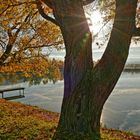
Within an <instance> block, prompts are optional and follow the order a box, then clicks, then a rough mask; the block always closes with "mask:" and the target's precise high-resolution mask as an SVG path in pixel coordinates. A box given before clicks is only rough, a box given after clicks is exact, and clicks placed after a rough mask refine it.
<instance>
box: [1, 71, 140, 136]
mask: <svg viewBox="0 0 140 140" xmlns="http://www.w3.org/2000/svg"><path fill="white" fill-rule="evenodd" d="M1 78H2V79H1ZM43 78H44V77H43ZM43 78H42V79H41V78H40V77H36V76H35V75H33V77H30V78H27V77H23V75H20V74H18V75H14V74H12V75H10V74H8V75H7V76H6V74H0V81H1V86H0V88H5V87H7V84H9V86H10V84H11V83H12V84H13V83H14V84H13V86H16V84H18V83H20V84H21V85H22V86H23V87H26V89H25V98H23V99H16V101H18V102H22V103H25V104H30V105H36V106H39V107H42V108H45V109H47V110H51V111H55V112H60V110H61V103H62V98H63V88H64V85H63V84H64V83H63V81H58V82H56V83H55V84H53V82H49V81H47V82H48V83H47V84H46V83H45V84H44V83H43V82H42V80H43ZM51 81H52V80H51ZM29 83H30V85H32V86H29ZM33 84H35V85H33ZM101 121H102V124H103V125H106V126H107V127H110V128H118V129H123V130H130V131H132V132H134V133H136V134H138V135H140V72H137V71H136V72H134V71H132V72H123V73H122V75H121V77H120V79H119V81H118V83H117V85H116V87H115V89H114V90H113V92H112V94H111V95H110V97H109V98H108V100H107V102H106V104H105V106H104V109H103V112H102V119H101Z"/></svg>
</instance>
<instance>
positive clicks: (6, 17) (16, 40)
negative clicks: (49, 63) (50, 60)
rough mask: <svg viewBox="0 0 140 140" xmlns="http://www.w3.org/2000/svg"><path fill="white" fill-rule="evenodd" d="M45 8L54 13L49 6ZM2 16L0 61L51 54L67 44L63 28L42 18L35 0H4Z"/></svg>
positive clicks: (0, 62) (0, 23)
mask: <svg viewBox="0 0 140 140" xmlns="http://www.w3.org/2000/svg"><path fill="white" fill-rule="evenodd" d="M11 11H12V12H11ZM45 11H46V13H47V14H50V13H52V10H51V9H50V8H48V7H45ZM0 17H1V18H0V32H1V34H0V47H1V49H0V52H1V54H0V65H3V64H5V63H7V62H8V63H9V62H12V63H13V62H22V61H23V62H25V61H26V60H27V59H30V58H35V57H42V58H47V57H48V54H49V53H50V51H49V50H51V49H52V48H57V49H59V48H61V46H62V44H63V40H62V37H61V34H60V30H59V28H58V27H56V26H55V25H53V24H52V23H51V22H48V21H45V20H44V19H43V18H41V16H40V14H39V13H38V10H37V7H36V3H35V2H34V1H31V0H23V1H21V2H20V1H18V0H11V1H9V0H5V1H1V0H0ZM44 30H45V31H46V32H44ZM46 36H47V37H46ZM44 48H47V50H48V52H47V53H44V51H43V49H44Z"/></svg>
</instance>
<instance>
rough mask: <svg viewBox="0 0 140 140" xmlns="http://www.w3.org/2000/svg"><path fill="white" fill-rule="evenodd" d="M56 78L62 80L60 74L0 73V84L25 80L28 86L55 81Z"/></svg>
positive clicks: (12, 83) (10, 83) (11, 83)
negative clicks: (56, 75) (58, 75)
mask: <svg viewBox="0 0 140 140" xmlns="http://www.w3.org/2000/svg"><path fill="white" fill-rule="evenodd" d="M58 80H62V75H61V76H60V77H54V76H53V75H38V74H35V73H30V75H29V76H26V75H25V74H24V73H22V72H17V73H0V85H14V84H18V83H25V82H26V83H28V84H29V86H32V85H39V84H41V83H43V84H47V83H48V82H51V81H52V82H53V83H56V82H57V81H58Z"/></svg>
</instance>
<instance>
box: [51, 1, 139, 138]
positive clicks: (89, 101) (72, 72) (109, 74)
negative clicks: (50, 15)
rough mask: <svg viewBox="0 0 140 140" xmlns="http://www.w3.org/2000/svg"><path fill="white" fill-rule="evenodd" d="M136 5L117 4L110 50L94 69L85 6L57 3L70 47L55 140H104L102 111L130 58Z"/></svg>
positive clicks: (67, 49) (55, 6)
mask: <svg viewBox="0 0 140 140" xmlns="http://www.w3.org/2000/svg"><path fill="white" fill-rule="evenodd" d="M136 5H137V0H132V1H130V0H123V1H121V0H116V16H115V21H114V25H113V29H112V33H111V37H110V40H109V43H108V45H107V49H106V50H105V53H104V55H103V57H102V58H101V60H100V62H99V63H98V64H97V65H96V66H95V67H93V63H92V48H91V46H92V39H91V34H90V31H89V28H88V24H87V20H86V17H85V15H84V10H83V6H82V2H79V1H66V0H57V1H55V2H54V15H55V18H56V20H57V21H58V22H59V25H60V28H61V31H62V34H63V37H64V42H65V47H66V57H65V67H64V98H63V103H62V109H61V116H60V121H59V124H58V128H57V131H56V133H55V135H54V137H53V139H54V140H78V139H79V140H85V139H89V140H96V139H99V138H100V117H101V112H102V108H103V105H104V103H105V101H106V100H107V98H108V97H109V95H110V93H111V91H112V90H113V88H114V86H115V84H116V82H117V81H118V78H119V77H120V74H121V72H122V70H123V68H124V65H125V62H126V59H127V56H128V51H129V45H130V42H131V37H132V34H133V30H134V27H135V11H136ZM122 11H123V12H122ZM95 28H96V27H95Z"/></svg>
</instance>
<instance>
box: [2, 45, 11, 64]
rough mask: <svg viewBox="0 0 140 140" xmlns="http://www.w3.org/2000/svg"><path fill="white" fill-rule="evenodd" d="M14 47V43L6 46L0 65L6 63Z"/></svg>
mask: <svg viewBox="0 0 140 140" xmlns="http://www.w3.org/2000/svg"><path fill="white" fill-rule="evenodd" d="M12 48H13V45H11V44H8V45H7V46H6V50H5V51H4V53H3V54H2V56H1V57H0V66H2V65H4V62H5V61H6V60H7V58H8V57H9V56H10V53H11V50H12Z"/></svg>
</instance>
